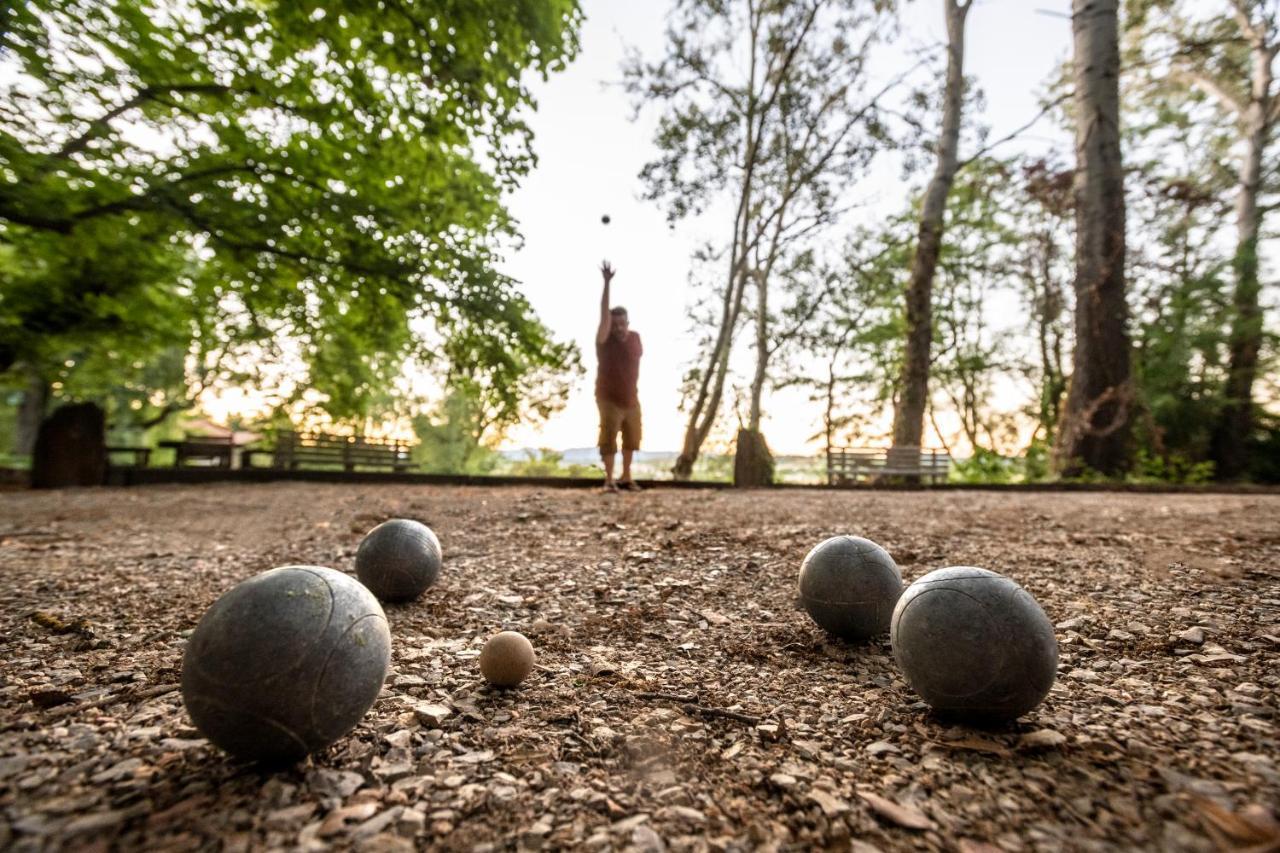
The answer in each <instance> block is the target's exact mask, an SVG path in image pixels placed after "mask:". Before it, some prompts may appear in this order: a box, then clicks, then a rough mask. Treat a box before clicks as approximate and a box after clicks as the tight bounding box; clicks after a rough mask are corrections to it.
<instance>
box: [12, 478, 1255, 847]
mask: <svg viewBox="0 0 1280 853" xmlns="http://www.w3.org/2000/svg"><path fill="white" fill-rule="evenodd" d="M397 517H399V518H412V519H416V520H418V521H421V522H423V523H425V524H427V525H429V526H430V527H431V528H432V529H433V530H434V531H435V532H436V533H437V534H438V535H439V538H440V542H441V546H442V549H443V552H444V555H445V560H444V566H443V569H442V571H441V573H440V577H439V580H438V581H437V583H435V584H434V585H433V586H432V587H431V588H430V589H428V590H427V591H426V593H425V594H424V595H423V596H422V597H421V598H419V599H418V600H416V601H414V602H412V603H409V604H403V605H393V604H388V605H386V606H385V610H386V615H387V619H388V622H389V624H390V629H391V636H392V663H391V671H390V674H389V676H388V678H387V682H386V685H385V687H384V688H383V691H382V694H381V696H380V698H379V699H378V701H377V702H376V703H375V704H374V706H373V708H372V710H371V711H370V712H369V713H368V714H367V715H366V716H365V718H364V719H363V720H362V721H361V722H360V723H359V724H358V725H357V726H356V728H355V730H354V731H353V732H352V733H351V734H350V735H348V736H346V737H344V738H342V739H340V740H339V741H338V742H337V743H335V744H334V745H333V746H331V747H329V748H328V749H327V750H324V751H322V752H321V753H319V754H317V755H315V756H313V757H312V758H310V759H308V760H306V761H304V762H301V763H299V764H297V765H295V766H294V767H292V768H290V769H287V770H283V771H276V772H270V773H264V772H261V771H258V770H256V769H254V768H253V767H251V766H249V765H246V764H244V763H241V762H238V761H236V760H234V759H232V758H230V757H228V756H227V755H226V754H225V753H223V752H221V751H219V750H218V749H216V748H215V747H213V746H212V745H211V744H209V743H208V742H207V741H206V740H204V739H203V738H201V737H200V736H199V734H198V732H196V731H195V729H193V728H192V726H191V723H190V720H189V719H188V717H187V716H186V714H185V712H184V710H183V707H182V703H181V698H180V695H179V693H178V692H176V690H173V689H171V688H172V687H174V686H175V685H176V684H177V683H178V681H179V678H180V667H181V662H182V654H183V649H184V645H185V642H186V637H187V636H188V635H189V633H190V631H191V629H192V628H193V627H194V626H195V624H196V622H197V621H198V620H199V618H200V615H201V614H202V613H203V612H204V611H205V609H206V608H207V607H208V606H209V605H210V604H212V603H213V601H215V600H216V599H217V598H218V596H219V595H221V594H222V593H224V592H225V591H226V590H228V589H230V588H231V587H232V586H234V585H235V584H236V583H238V582H239V581H241V580H243V579H245V578H248V577H251V576H252V575H254V574H256V573H258V572H261V571H264V570H266V569H269V568H272V567H275V566H282V565H318V566H327V567H330V568H333V569H336V570H339V571H343V572H347V573H352V572H353V571H354V568H353V558H354V555H355V550H356V547H357V546H358V544H359V542H360V539H361V537H362V536H363V535H364V534H365V533H366V532H367V531H368V530H369V529H370V528H371V527H372V526H373V525H375V524H377V523H378V522H380V521H382V520H385V519H387V518H397ZM1277 518H1280V497H1276V496H1271V495H1264V494H1247V495H1156V494H1145V495H1144V494H1097V493H1090V494H1053V493H1035V494H1026V493H1019V494H1009V493H996V492H965V493H957V492H935V493H929V492H915V493H896V492H895V493H885V492H858V493H841V492H829V491H793V490H787V491H778V492H762V491H756V492H747V493H735V492H733V491H727V490H726V491H713V492H704V491H697V492H694V491H676V490H671V491H664V490H660V489H652V490H650V491H647V492H644V493H642V494H638V495H631V494H627V495H618V496H606V495H600V494H597V493H594V492H585V491H581V492H580V491H572V490H558V489H543V490H537V489H533V488H480V487H466V488H443V487H425V486H423V487H406V486H403V485H396V486H378V485H315V484H301V483H279V484H262V485H238V484H219V485H208V486H198V487H197V486H164V487H150V488H134V489H127V490H108V489H99V490H72V491H66V492H57V493H29V492H19V491H14V492H3V493H0V600H2V601H3V602H4V606H3V607H0V643H2V644H3V646H2V648H3V654H0V848H7V849H15V850H28V849H31V850H34V849H73V848H82V847H93V846H99V847H103V848H108V847H110V848H119V849H142V848H147V849H177V848H182V849H191V848H193V847H206V848H222V847H226V848H231V849H260V848H286V849H321V848H325V847H331V846H337V847H351V846H360V845H363V844H369V845H372V846H373V848H374V849H397V848H403V849H411V848H415V847H416V848H424V847H434V848H442V849H465V850H472V849H477V848H479V849H517V848H519V849H534V848H543V849H560V848H565V847H575V848H581V849H619V850H620V849H624V848H628V847H631V848H638V849H659V848H660V847H661V846H663V845H665V847H666V848H667V849H675V850H684V849H690V850H698V849H715V850H725V849H742V850H747V849H760V848H772V849H794V850H802V849H812V848H814V847H822V846H826V847H833V848H836V849H850V848H852V849H859V850H870V849H881V850H896V849H902V850H907V849H933V850H968V851H975V853H976V851H981V850H994V849H1003V850H1019V849H1032V850H1061V849H1073V850H1090V849H1096V850H1114V849H1147V850H1157V849H1164V850H1210V849H1215V845H1217V846H1221V847H1227V848H1229V847H1230V846H1231V844H1232V843H1233V838H1234V843H1236V844H1237V846H1245V842H1249V843H1253V844H1255V845H1257V844H1259V843H1262V842H1260V841H1258V839H1263V841H1265V840H1266V839H1267V838H1272V839H1274V838H1275V837H1276V832H1277V829H1276V827H1275V825H1274V824H1273V823H1269V822H1268V821H1269V812H1268V811H1267V810H1268V809H1269V808H1274V807H1275V805H1276V803H1277V802H1280V775H1278V774H1280V770H1278V768H1277V766H1276V761H1277V760H1278V759H1277V756H1278V755H1280V749H1278V748H1277V737H1276V726H1277V722H1278V721H1280V720H1278V716H1277V715H1278V714H1280V707H1278V703H1277V687H1280V624H1278V623H1280V569H1278V568H1277V567H1278V566H1280V528H1278V527H1277V524H1276V519H1277ZM836 534H851V535H857V536H864V537H866V538H868V539H871V540H873V541H875V542H877V543H879V544H881V545H882V546H884V547H885V548H886V549H887V550H888V552H889V553H890V554H891V555H892V556H893V558H894V560H895V561H896V562H897V564H898V565H899V566H900V567H901V569H902V573H903V576H904V580H905V581H906V582H908V583H910V582H911V581H913V580H915V579H917V578H919V577H921V576H923V575H924V574H926V573H927V572H929V571H931V570H933V569H937V568H940V567H944V566H948V565H968V566H980V567H985V568H988V569H991V570H993V571H997V572H1000V573H1001V574H1003V575H1006V576H1008V577H1010V578H1012V579H1013V580H1015V581H1016V582H1017V583H1018V584H1020V585H1021V586H1022V587H1023V588H1024V589H1026V590H1027V592H1028V593H1030V594H1031V595H1033V596H1034V597H1035V599H1036V601H1038V602H1039V603H1040V605H1041V606H1042V607H1043V608H1044V610H1045V612H1046V613H1047V615H1048V616H1049V618H1050V620H1051V621H1052V622H1053V623H1054V625H1055V635H1056V637H1057V641H1058V644H1059V653H1060V659H1059V665H1058V677H1057V680H1056V682H1055V684H1054V686H1053V688H1052V690H1051V691H1050V693H1049V695H1048V696H1047V698H1046V699H1045V701H1044V702H1043V703H1042V704H1041V705H1040V706H1038V707H1037V708H1036V709H1035V710H1033V711H1032V712H1030V713H1029V714H1027V715H1026V716H1024V717H1022V718H1021V719H1019V720H1018V721H1017V722H1015V723H1011V724H1007V725H1003V726H1000V727H996V728H989V729H977V728H966V727H963V726H960V725H956V724H955V723H951V722H947V721H944V720H940V719H937V718H935V717H933V716H931V715H930V713H929V711H928V709H927V708H926V707H924V706H923V704H922V703H921V702H920V701H919V697H917V696H915V695H914V694H913V693H912V692H911V690H910V688H909V687H908V686H907V684H906V682H905V680H904V679H903V677H902V675H901V674H900V673H899V672H898V670H897V668H896V666H895V664H894V662H893V658H892V654H891V652H890V649H889V646H888V641H887V638H878V639H876V640H873V641H871V642H870V643H867V644H861V645H845V644H842V643H840V642H839V641H836V640H833V639H832V638H831V637H829V636H828V635H827V634H825V632H823V631H822V630H821V629H820V628H818V627H817V626H816V625H815V624H814V623H813V622H812V620H810V619H809V618H808V617H807V616H806V615H805V614H804V612H803V611H802V610H801V609H799V607H798V604H797V601H796V577H797V573H798V571H799V566H800V561H801V560H802V559H803V558H804V555H805V554H806V553H807V552H808V551H809V549H811V548H812V547H813V546H814V545H815V544H817V543H818V542H820V541H822V540H823V539H825V538H827V537H829V536H832V535H836ZM506 629H509V630H515V631H519V632H521V633H522V634H525V635H526V636H528V637H529V638H530V640H531V641H532V642H533V643H534V645H535V647H536V649H537V661H538V668H537V669H535V671H534V673H533V674H532V675H531V676H530V677H529V678H528V680H527V681H525V682H524V684H523V685H521V687H520V688H518V689H516V690H510V691H499V690H493V689H490V688H489V687H487V686H486V685H485V683H484V681H483V679H482V678H481V677H480V674H479V671H478V668H477V661H476V657H477V656H478V654H479V652H480V648H481V646H482V645H483V643H484V641H485V639H487V638H488V637H490V636H492V635H493V634H494V633H496V632H498V631H500V630H506ZM1268 834H1269V835H1268ZM1251 839H1252V841H1250V840H1251ZM985 845H992V846H985Z"/></svg>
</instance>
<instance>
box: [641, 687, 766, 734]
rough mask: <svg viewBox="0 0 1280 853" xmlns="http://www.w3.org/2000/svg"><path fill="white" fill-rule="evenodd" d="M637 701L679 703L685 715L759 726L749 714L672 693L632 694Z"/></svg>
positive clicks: (758, 721)
mask: <svg viewBox="0 0 1280 853" xmlns="http://www.w3.org/2000/svg"><path fill="white" fill-rule="evenodd" d="M632 695H634V696H635V697H636V698H637V699H661V700H664V701H667V702H678V703H680V706H681V710H682V711H684V712H685V713H686V714H698V715H700V716H703V717H722V718H724V719H726V720H736V721H737V722H739V723H746V724H747V725H749V726H758V725H760V718H759V717H753V716H751V715H750V714H740V713H738V712H737V711H730V710H728V709H727V708H714V707H709V706H707V705H700V704H698V699H697V697H696V696H679V695H676V694H674V693H634V694H632Z"/></svg>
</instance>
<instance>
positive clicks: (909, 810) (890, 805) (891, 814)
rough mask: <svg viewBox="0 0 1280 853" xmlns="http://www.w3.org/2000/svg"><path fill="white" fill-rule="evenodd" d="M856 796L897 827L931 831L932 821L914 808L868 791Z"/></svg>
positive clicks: (860, 792)
mask: <svg viewBox="0 0 1280 853" xmlns="http://www.w3.org/2000/svg"><path fill="white" fill-rule="evenodd" d="M858 796H859V797H861V798H862V799H863V800H864V801H865V802H866V804H867V805H869V806H871V810H872V811H873V812H875V813H876V814H877V815H879V816H880V817H882V818H884V819H885V820H888V821H890V822H892V823H896V824H897V825H898V826H901V827H905V828H906V829H915V830H920V831H923V830H926V829H933V821H931V820H929V818H928V817H927V816H926V815H925V813H924V812H922V811H920V810H919V809H917V808H916V807H915V806H902V805H898V804H897V803H895V802H894V801H893V800H887V799H885V798H884V797H881V796H880V795H879V794H872V793H871V792H869V791H859V792H858Z"/></svg>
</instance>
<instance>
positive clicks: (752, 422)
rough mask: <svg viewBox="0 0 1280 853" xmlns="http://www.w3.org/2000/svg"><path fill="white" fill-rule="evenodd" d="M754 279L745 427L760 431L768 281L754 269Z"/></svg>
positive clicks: (766, 359)
mask: <svg viewBox="0 0 1280 853" xmlns="http://www.w3.org/2000/svg"><path fill="white" fill-rule="evenodd" d="M754 278H755V280H756V372H755V376H753V377H752V379H751V413H750V416H749V417H748V419H747V428H748V429H749V430H751V431H752V432H759V431H760V417H761V414H762V411H761V409H762V406H761V398H762V397H763V396H764V380H765V375H766V374H767V372H768V369H769V282H768V279H767V278H766V277H765V273H764V272H763V271H761V270H756V271H755V276H754Z"/></svg>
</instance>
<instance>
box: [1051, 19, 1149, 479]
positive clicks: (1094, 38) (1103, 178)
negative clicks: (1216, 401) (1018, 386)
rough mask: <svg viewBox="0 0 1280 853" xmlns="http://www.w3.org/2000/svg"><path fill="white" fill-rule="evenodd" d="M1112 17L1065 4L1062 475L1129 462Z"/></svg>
mask: <svg viewBox="0 0 1280 853" xmlns="http://www.w3.org/2000/svg"><path fill="white" fill-rule="evenodd" d="M1118 11H1119V10H1118V0H1073V8H1072V16H1071V22H1072V29H1073V31H1074V34H1075V56H1074V66H1075V67H1074V76H1075V112H1076V175H1075V203H1076V282H1075V289H1076V313H1075V333H1076V343H1075V355H1074V359H1073V366H1072V375H1071V383H1070V387H1069V389H1068V391H1067V401H1066V405H1065V406H1064V408H1063V414H1062V422H1061V425H1060V428H1059V430H1058V438H1057V444H1056V446H1055V448H1054V459H1055V465H1056V467H1057V469H1058V471H1059V472H1060V473H1062V474H1065V475H1068V476H1072V475H1077V474H1080V473H1082V472H1083V471H1084V470H1085V469H1086V468H1087V469H1089V470H1092V471H1096V472H1099V473H1102V474H1106V475H1116V474H1120V473H1122V472H1124V471H1125V470H1126V469H1127V468H1128V467H1129V461H1130V459H1129V450H1130V448H1129V425H1130V421H1131V419H1132V403H1133V390H1132V385H1131V383H1130V378H1129V376H1130V359H1131V354H1130V343H1129V332H1128V327H1127V323H1128V306H1127V304H1126V302H1125V278H1124V262H1125V234H1124V229H1125V206H1124V205H1125V203H1124V168H1123V164H1122V162H1121V157H1120V50H1119V31H1118V23H1119V22H1118Z"/></svg>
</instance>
